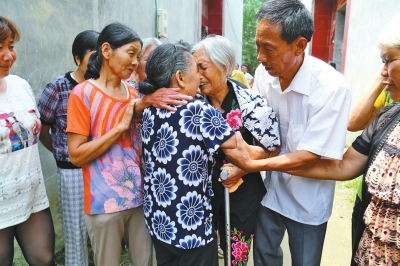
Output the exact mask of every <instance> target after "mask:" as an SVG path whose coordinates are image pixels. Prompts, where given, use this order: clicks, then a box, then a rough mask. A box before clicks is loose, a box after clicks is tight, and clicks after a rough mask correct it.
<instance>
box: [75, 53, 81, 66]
mask: <svg viewBox="0 0 400 266" xmlns="http://www.w3.org/2000/svg"><path fill="white" fill-rule="evenodd" d="M74 58H75V62H76V64H77V65H78V66H80V64H81V59H80V58H79V56H77V55H74Z"/></svg>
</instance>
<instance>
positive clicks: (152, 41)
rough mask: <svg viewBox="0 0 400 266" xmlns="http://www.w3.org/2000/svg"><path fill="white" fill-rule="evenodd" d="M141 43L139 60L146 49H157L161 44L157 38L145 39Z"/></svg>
mask: <svg viewBox="0 0 400 266" xmlns="http://www.w3.org/2000/svg"><path fill="white" fill-rule="evenodd" d="M142 42H143V46H142V50H141V51H140V54H139V58H141V57H142V55H143V53H144V51H145V50H146V48H147V47H149V46H152V45H154V46H156V47H157V46H160V45H161V44H162V42H160V40H159V39H157V38H146V39H143V40H142Z"/></svg>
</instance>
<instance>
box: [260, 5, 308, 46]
mask: <svg viewBox="0 0 400 266" xmlns="http://www.w3.org/2000/svg"><path fill="white" fill-rule="evenodd" d="M256 19H257V20H258V21H261V20H268V21H270V22H272V23H274V24H277V25H280V26H281V34H280V37H281V38H282V40H284V41H286V42H287V43H288V44H291V43H293V41H294V40H296V39H297V38H299V37H303V38H305V39H306V40H307V42H309V41H311V37H312V35H313V34H314V20H313V17H312V15H311V12H310V11H308V9H307V8H306V7H305V6H304V4H303V3H302V2H300V1H299V0H269V1H268V2H266V3H265V4H264V5H263V6H262V7H261V8H260V10H259V11H258V12H257V14H256Z"/></svg>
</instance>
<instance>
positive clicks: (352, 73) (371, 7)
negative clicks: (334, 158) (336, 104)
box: [344, 0, 400, 143]
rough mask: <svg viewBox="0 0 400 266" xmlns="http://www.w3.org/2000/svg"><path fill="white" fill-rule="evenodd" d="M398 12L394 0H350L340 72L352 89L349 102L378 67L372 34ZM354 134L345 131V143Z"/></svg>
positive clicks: (364, 88)
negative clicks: (345, 51) (344, 51)
mask: <svg viewBox="0 0 400 266" xmlns="http://www.w3.org/2000/svg"><path fill="white" fill-rule="evenodd" d="M399 13H400V1H398V0H368V1H365V0H364V1H357V0H352V1H351V7H350V19H349V29H348V37H347V38H348V39H347V53H346V62H345V63H346V65H345V72H344V74H345V77H346V80H347V82H348V83H349V86H350V89H351V91H352V93H353V101H352V103H353V105H354V104H355V103H356V102H357V101H358V100H359V99H360V97H361V96H362V95H363V94H364V93H365V92H366V91H367V89H368V88H369V85H370V84H371V78H372V77H373V76H374V75H376V74H378V73H379V71H380V69H381V67H382V60H381V58H380V50H379V49H378V48H377V46H376V45H375V42H376V38H377V37H378V35H379V32H380V31H381V30H382V28H383V27H384V26H385V24H386V23H388V22H389V21H390V19H391V18H392V17H393V16H394V15H395V14H399ZM357 135H359V134H358V133H355V134H349V136H348V143H351V141H352V140H353V139H354V138H355V137H356V136H357Z"/></svg>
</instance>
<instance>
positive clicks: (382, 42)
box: [376, 14, 400, 49]
mask: <svg viewBox="0 0 400 266" xmlns="http://www.w3.org/2000/svg"><path fill="white" fill-rule="evenodd" d="M376 44H377V46H378V47H379V48H380V49H382V48H383V47H386V48H400V14H397V15H395V16H394V17H393V18H392V19H391V20H390V21H389V23H387V24H386V25H385V27H384V28H383V29H382V31H381V32H380V33H379V36H378V39H377V40H376Z"/></svg>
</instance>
